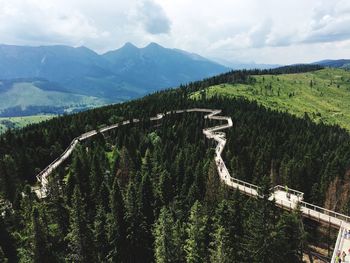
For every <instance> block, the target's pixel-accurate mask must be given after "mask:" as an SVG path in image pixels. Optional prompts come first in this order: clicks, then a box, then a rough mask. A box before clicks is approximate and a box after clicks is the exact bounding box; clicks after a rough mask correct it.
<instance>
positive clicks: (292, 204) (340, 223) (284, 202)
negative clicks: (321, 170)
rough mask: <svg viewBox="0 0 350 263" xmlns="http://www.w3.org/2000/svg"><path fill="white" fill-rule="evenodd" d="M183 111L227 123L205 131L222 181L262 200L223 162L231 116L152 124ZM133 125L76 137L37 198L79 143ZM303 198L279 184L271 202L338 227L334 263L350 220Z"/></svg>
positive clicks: (44, 178)
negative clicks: (181, 117) (185, 116)
mask: <svg viewBox="0 0 350 263" xmlns="http://www.w3.org/2000/svg"><path fill="white" fill-rule="evenodd" d="M184 112H202V113H207V115H205V116H204V118H205V119H211V120H218V121H222V122H226V123H225V124H222V125H218V126H214V127H210V128H205V129H204V130H203V133H204V135H205V136H206V137H207V138H208V139H213V140H215V141H216V142H217V145H216V148H215V162H216V166H217V170H218V174H219V176H220V179H221V181H222V182H224V183H225V184H226V185H228V186H229V187H232V188H236V189H238V190H239V191H240V192H242V193H244V194H246V195H249V196H252V197H256V198H259V197H260V194H259V193H260V191H259V187H258V186H256V185H254V184H250V183H248V182H245V181H242V180H239V179H237V178H234V177H232V176H231V175H230V173H229V171H228V169H227V167H226V164H225V162H224V160H223V159H222V156H221V154H222V152H223V150H224V148H225V145H226V135H225V133H223V132H221V131H222V130H224V129H228V128H230V127H232V125H233V123H232V119H231V118H230V117H225V116H218V114H220V113H221V110H215V109H203V108H193V109H186V110H175V111H169V112H166V113H161V114H157V115H156V116H155V117H151V118H150V121H158V120H160V119H162V118H163V117H164V116H166V115H169V114H179V113H184ZM137 122H139V120H138V119H133V121H132V123H137ZM130 123H131V121H123V122H121V123H117V124H114V125H111V126H108V127H105V128H102V129H100V130H92V131H89V132H86V133H84V134H82V135H80V136H78V137H76V138H74V139H73V141H72V142H71V144H70V145H69V146H68V147H67V149H66V150H65V151H64V152H63V153H62V154H61V155H60V156H59V157H58V158H57V159H56V160H54V161H53V162H52V163H51V164H49V165H48V166H47V167H46V168H45V169H44V170H42V171H41V172H40V173H39V174H38V175H37V179H38V181H39V182H40V184H41V187H40V190H37V191H36V193H37V195H38V197H39V198H44V197H46V196H47V194H48V188H47V185H48V177H49V175H50V174H51V173H52V172H53V171H54V170H55V169H56V168H57V167H58V166H59V165H60V164H61V163H63V162H64V161H65V160H66V159H67V158H68V157H69V156H70V155H71V153H72V152H73V150H74V148H75V147H76V145H77V144H78V143H79V142H81V141H84V140H86V139H88V138H91V137H93V136H95V135H97V134H98V133H105V132H107V131H110V130H113V129H116V128H118V127H121V126H124V125H127V124H130ZM287 195H288V197H287ZM303 195H304V194H303V193H302V192H299V191H297V190H293V189H288V193H287V192H286V190H285V187H283V186H280V185H277V186H275V187H274V188H273V189H272V194H271V196H270V198H269V199H270V200H275V204H276V205H277V206H279V207H281V208H283V209H286V210H293V209H295V208H296V207H297V206H298V205H299V206H300V210H301V212H302V214H303V216H305V217H308V218H310V219H312V220H316V221H318V222H322V223H326V224H329V225H331V226H333V227H336V228H339V234H338V238H337V242H336V245H335V248H334V253H333V257H332V261H331V262H332V263H333V262H335V256H336V253H337V251H341V252H342V251H346V252H347V251H348V249H349V248H350V238H349V239H348V238H346V237H345V234H344V233H345V231H346V230H347V229H350V217H349V216H347V215H343V214H340V213H337V212H334V211H331V210H327V209H325V208H322V207H319V206H316V205H313V204H310V203H307V202H304V201H303ZM349 237H350V236H349ZM349 259H350V256H349ZM349 262H350V261H349Z"/></svg>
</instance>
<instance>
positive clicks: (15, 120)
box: [0, 115, 54, 134]
mask: <svg viewBox="0 0 350 263" xmlns="http://www.w3.org/2000/svg"><path fill="white" fill-rule="evenodd" d="M53 117H54V115H35V116H25V117H0V134H1V133H3V132H5V131H6V130H7V129H18V128H23V127H24V126H27V125H29V124H33V123H38V122H42V121H46V120H49V119H52V118H53Z"/></svg>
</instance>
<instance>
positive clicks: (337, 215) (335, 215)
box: [300, 201, 350, 226]
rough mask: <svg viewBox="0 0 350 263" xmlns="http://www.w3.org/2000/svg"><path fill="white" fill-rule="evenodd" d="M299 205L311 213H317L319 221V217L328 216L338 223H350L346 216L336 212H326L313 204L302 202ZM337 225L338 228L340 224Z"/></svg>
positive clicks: (326, 210) (349, 218)
mask: <svg viewBox="0 0 350 263" xmlns="http://www.w3.org/2000/svg"><path fill="white" fill-rule="evenodd" d="M300 205H301V207H302V208H303V207H305V208H307V209H309V210H312V211H315V212H317V213H319V214H320V219H321V220H322V217H321V215H325V216H328V217H329V218H330V219H332V218H335V219H338V220H339V221H344V222H346V223H350V217H349V216H347V215H344V214H341V213H338V212H335V211H332V210H328V209H326V208H323V207H320V206H317V205H313V204H310V203H307V202H304V201H302V202H300ZM323 221H324V220H323ZM329 222H330V223H335V222H334V221H333V222H332V221H331V220H329ZM337 225H338V226H340V223H338V224H337Z"/></svg>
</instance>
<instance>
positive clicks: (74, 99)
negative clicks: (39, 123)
mask: <svg viewBox="0 0 350 263" xmlns="http://www.w3.org/2000/svg"><path fill="white" fill-rule="evenodd" d="M105 103H106V102H105V101H104V100H103V99H99V98H96V97H89V96H83V95H77V94H71V93H64V92H58V91H46V90H41V89H39V88H38V87H36V86H34V85H33V84H32V83H28V82H25V83H16V84H14V86H13V87H12V88H11V89H10V90H9V91H6V92H4V93H1V96H0V110H1V109H5V108H8V107H14V106H21V107H26V106H30V105H34V106H56V107H60V106H62V107H65V106H71V105H89V106H100V105H103V104H105Z"/></svg>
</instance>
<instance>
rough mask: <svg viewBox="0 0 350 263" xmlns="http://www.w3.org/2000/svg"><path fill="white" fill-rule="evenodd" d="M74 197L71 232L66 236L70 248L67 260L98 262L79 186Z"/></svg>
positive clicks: (86, 262)
mask: <svg viewBox="0 0 350 263" xmlns="http://www.w3.org/2000/svg"><path fill="white" fill-rule="evenodd" d="M72 199H73V200H72V203H73V204H72V208H71V215H70V219H71V223H70V232H69V233H68V235H67V237H66V238H67V240H68V248H69V254H68V257H67V260H68V261H73V262H82V263H89V262H91V263H92V262H96V252H95V244H94V242H93V237H92V236H93V235H92V231H91V228H90V226H89V224H88V222H87V215H86V211H85V205H84V203H83V202H82V197H81V193H80V190H79V187H78V186H76V187H75V189H74V194H73V197H72Z"/></svg>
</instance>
